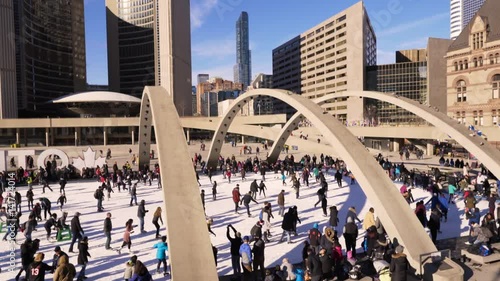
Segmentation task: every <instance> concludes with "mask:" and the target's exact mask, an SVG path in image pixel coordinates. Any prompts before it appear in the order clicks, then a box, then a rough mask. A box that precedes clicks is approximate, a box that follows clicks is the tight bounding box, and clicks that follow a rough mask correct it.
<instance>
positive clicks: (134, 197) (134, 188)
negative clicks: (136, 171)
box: [129, 183, 137, 206]
mask: <svg viewBox="0 0 500 281" xmlns="http://www.w3.org/2000/svg"><path fill="white" fill-rule="evenodd" d="M129 193H130V206H132V202H134V201H135V205H136V206H137V183H134V185H133V186H132V187H131V188H130V190H129Z"/></svg>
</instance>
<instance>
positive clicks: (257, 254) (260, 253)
mask: <svg viewBox="0 0 500 281" xmlns="http://www.w3.org/2000/svg"><path fill="white" fill-rule="evenodd" d="M265 247H266V244H265V243H264V240H262V238H260V239H259V240H257V241H255V243H254V244H253V248H252V253H253V259H254V260H261V261H262V260H264V249H265Z"/></svg>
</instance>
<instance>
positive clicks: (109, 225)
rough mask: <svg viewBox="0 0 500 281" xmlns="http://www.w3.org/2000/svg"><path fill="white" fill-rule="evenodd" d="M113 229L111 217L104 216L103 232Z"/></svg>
mask: <svg viewBox="0 0 500 281" xmlns="http://www.w3.org/2000/svg"><path fill="white" fill-rule="evenodd" d="M112 229H113V224H112V223H111V218H105V219H104V229H103V231H104V232H111V230H112Z"/></svg>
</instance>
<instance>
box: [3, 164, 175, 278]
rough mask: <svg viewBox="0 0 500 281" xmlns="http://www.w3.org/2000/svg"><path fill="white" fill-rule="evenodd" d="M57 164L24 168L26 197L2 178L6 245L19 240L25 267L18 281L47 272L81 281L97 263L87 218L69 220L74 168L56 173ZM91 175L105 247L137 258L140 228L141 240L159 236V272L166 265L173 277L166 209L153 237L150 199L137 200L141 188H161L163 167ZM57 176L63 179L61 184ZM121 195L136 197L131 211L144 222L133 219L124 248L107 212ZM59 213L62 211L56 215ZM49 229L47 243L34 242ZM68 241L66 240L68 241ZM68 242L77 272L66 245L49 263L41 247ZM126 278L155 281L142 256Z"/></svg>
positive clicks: (20, 174) (21, 179)
mask: <svg viewBox="0 0 500 281" xmlns="http://www.w3.org/2000/svg"><path fill="white" fill-rule="evenodd" d="M54 160H55V157H54V159H53V161H54ZM53 161H48V162H47V165H46V166H45V167H40V168H39V169H38V170H36V171H35V170H30V171H22V167H19V169H18V170H17V172H16V176H17V177H16V182H17V184H21V185H22V184H24V185H25V188H26V189H27V191H26V194H25V196H24V198H23V196H22V195H21V193H20V190H21V189H20V188H18V189H17V190H16V191H15V192H10V190H8V189H7V178H6V177H7V173H6V172H4V173H2V174H1V177H0V181H1V182H2V188H1V189H0V224H1V227H0V228H2V229H4V230H5V235H4V236H3V239H2V240H3V241H5V242H6V241H12V240H13V241H15V242H16V243H17V244H18V245H19V244H20V256H21V266H20V269H19V272H18V274H17V275H16V277H15V280H16V281H17V280H30V281H39V280H46V279H45V275H46V274H47V273H52V274H53V280H74V278H76V280H79V281H81V280H85V279H87V276H86V269H87V265H88V264H89V263H91V259H92V257H91V255H90V253H89V243H91V242H92V241H89V237H88V236H87V235H86V234H85V230H84V228H83V227H82V224H81V222H80V217H81V213H80V212H75V213H74V214H71V215H72V217H71V215H70V217H69V216H68V212H67V211H66V207H65V205H66V204H67V203H68V199H67V197H66V188H67V184H68V181H72V179H70V175H69V172H68V171H69V170H68V169H53V168H52V165H56V163H54V162H53ZM20 169H21V170H20ZM88 170H89V169H88ZM88 170H87V173H88ZM90 175H92V176H91V178H94V179H95V180H96V181H97V183H96V186H97V188H96V190H95V191H94V194H93V196H94V199H95V200H96V212H97V213H99V212H105V215H103V219H102V226H103V227H102V234H101V235H102V236H103V237H104V238H105V240H106V242H105V244H104V245H102V247H103V249H105V250H109V251H114V252H115V251H116V253H115V254H121V251H122V249H127V250H128V252H129V253H130V255H132V254H133V251H132V250H131V246H132V238H133V236H134V235H133V234H134V229H135V228H138V229H139V231H140V235H154V239H157V240H159V241H158V242H157V243H156V244H154V245H152V247H151V250H152V251H153V250H154V249H156V251H157V254H156V256H157V260H158V265H157V270H156V273H158V274H160V273H162V272H161V271H160V266H161V265H162V264H163V275H168V274H169V271H168V270H167V261H166V260H167V255H166V252H167V251H168V246H167V243H166V236H161V235H160V227H161V226H160V223H161V224H162V225H163V218H162V209H161V207H156V209H155V211H154V214H153V216H152V221H151V223H152V225H153V226H154V227H155V229H156V231H155V232H154V234H148V233H147V232H146V231H145V217H146V213H148V212H149V210H148V209H147V207H146V206H147V204H146V201H145V200H140V201H139V202H138V199H137V190H138V188H152V189H153V190H157V189H161V184H160V170H159V166H158V165H155V166H154V168H153V169H149V167H148V166H145V167H143V169H134V168H133V167H132V166H131V165H129V164H128V162H127V163H125V164H124V165H123V166H122V167H121V168H119V167H118V165H117V163H116V162H115V163H114V165H113V166H112V167H111V168H109V167H108V166H107V165H103V166H102V167H96V168H95V169H92V173H91V174H90ZM56 176H58V177H60V178H59V179H58V180H55V178H56ZM153 181H157V184H155V185H153ZM139 184H140V185H141V186H140V187H139V186H138V185H139ZM56 186H58V188H59V190H57V187H56ZM72 188H74V187H72ZM115 192H118V193H119V192H128V194H129V196H130V204H129V206H130V207H135V208H137V220H136V221H138V225H137V224H135V223H134V219H133V218H130V219H128V220H127V221H126V222H123V224H124V225H125V228H124V230H123V233H122V239H121V240H122V243H121V246H119V247H112V245H111V243H112V241H113V239H112V236H113V235H117V234H118V233H116V231H115V230H114V227H115V226H114V225H113V223H112V221H111V218H112V214H111V212H109V211H107V210H106V209H105V207H104V204H105V203H104V202H105V201H106V199H107V200H108V201H110V200H112V196H111V194H112V193H115ZM89 196H91V195H89ZM4 197H5V198H4ZM49 198H51V199H49ZM55 198H57V199H55ZM54 199H55V200H54ZM24 203H26V204H24ZM71 203H74V202H71ZM54 205H55V206H54ZM21 206H23V208H21ZM56 208H57V209H58V211H59V212H58V211H57V210H54V209H56ZM58 213H60V215H58ZM40 226H42V228H40ZM43 230H45V238H39V239H38V238H37V239H33V238H34V237H33V236H34V234H35V233H39V232H40V231H43ZM37 237H39V235H37ZM65 237H66V239H64V238H65ZM68 237H69V238H70V241H71V242H70V245H69V248H68V253H72V254H73V255H76V257H75V258H76V260H75V261H76V262H75V265H76V268H75V265H74V264H72V263H71V262H70V259H72V258H73V255H72V256H71V257H70V256H68V254H67V253H65V252H64V251H62V249H61V247H60V246H55V247H54V252H53V253H50V254H52V255H53V257H52V260H51V261H50V262H48V261H47V259H46V258H45V254H47V255H49V253H43V252H40V251H39V250H40V246H41V245H50V243H62V242H64V241H67V239H68ZM21 242H22V243H21ZM124 279H125V280H146V281H147V280H152V277H151V275H150V274H149V271H148V270H147V268H146V267H145V265H144V264H143V263H142V262H141V261H140V260H137V257H136V256H132V257H131V259H130V261H129V262H127V264H126V265H125V266H124Z"/></svg>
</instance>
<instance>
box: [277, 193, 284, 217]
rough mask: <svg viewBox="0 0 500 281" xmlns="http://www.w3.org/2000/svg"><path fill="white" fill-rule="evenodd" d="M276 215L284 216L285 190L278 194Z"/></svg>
mask: <svg viewBox="0 0 500 281" xmlns="http://www.w3.org/2000/svg"><path fill="white" fill-rule="evenodd" d="M277 201H278V209H279V210H278V215H279V216H284V215H285V190H281V192H280V193H279V194H278V200H277Z"/></svg>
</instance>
